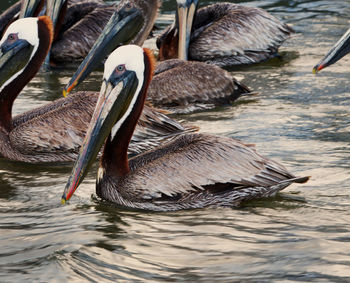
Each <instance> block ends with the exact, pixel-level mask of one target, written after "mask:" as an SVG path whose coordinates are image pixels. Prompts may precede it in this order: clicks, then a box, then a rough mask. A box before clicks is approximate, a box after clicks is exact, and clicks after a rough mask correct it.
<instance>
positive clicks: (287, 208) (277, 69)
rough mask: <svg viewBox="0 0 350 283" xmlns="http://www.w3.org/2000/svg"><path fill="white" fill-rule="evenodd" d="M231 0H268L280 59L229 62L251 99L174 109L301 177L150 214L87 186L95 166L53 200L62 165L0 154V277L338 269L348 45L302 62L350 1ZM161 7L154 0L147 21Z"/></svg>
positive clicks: (214, 276)
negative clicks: (282, 28)
mask: <svg viewBox="0 0 350 283" xmlns="http://www.w3.org/2000/svg"><path fill="white" fill-rule="evenodd" d="M13 2H14V1H1V4H0V9H4V8H6V7H7V6H8V5H9V4H10V3H13ZM236 2H239V3H244V4H246V5H250V6H258V7H262V8H264V9H267V10H268V11H269V12H270V13H272V14H274V15H276V16H278V17H279V18H281V19H283V20H284V21H286V22H287V23H289V24H291V25H292V26H293V28H294V29H295V30H296V31H297V34H296V35H295V36H294V37H293V38H292V39H290V40H289V41H288V42H287V43H286V44H284V45H283V47H282V48H281V55H282V57H281V58H276V59H274V60H272V61H269V62H268V63H265V64H261V65H257V66H251V67H245V68H241V69H239V70H234V71H233V73H234V75H235V76H236V78H238V79H241V80H243V82H244V83H246V84H247V85H249V86H250V87H251V88H253V89H254V90H255V91H258V92H260V95H259V96H257V97H255V99H254V100H249V101H243V102H242V101H240V102H239V103H237V104H236V105H234V106H233V107H231V106H230V107H222V108H217V109H215V110H213V111H209V112H201V113H196V114H192V115H185V116H181V117H180V118H182V119H184V120H186V121H189V122H190V123H193V124H195V125H199V126H200V127H201V131H203V132H209V133H214V134H220V135H225V136H231V137H235V138H239V139H242V140H244V141H246V142H249V143H255V144H256V146H257V149H258V150H259V152H261V153H263V154H265V155H267V156H269V157H272V158H274V159H276V160H277V161H280V162H282V163H283V164H285V165H286V166H287V167H288V168H289V169H290V170H291V171H292V172H294V173H296V174H298V175H311V176H312V179H311V180H310V181H309V183H307V184H306V185H299V186H290V187H288V188H287V189H286V190H284V191H283V192H282V193H280V194H279V195H278V196H277V197H275V198H272V199H268V200H261V201H255V202H249V203H246V204H245V206H244V207H242V208H240V209H230V208H221V209H202V210H191V211H182V212H172V213H149V212H141V211H129V210H123V209H116V208H115V207H113V206H110V205H108V204H106V203H103V202H101V201H100V200H98V199H96V197H95V196H94V195H93V194H94V191H95V185H94V182H95V172H96V171H95V170H92V172H90V174H89V175H88V177H87V178H86V180H85V181H84V183H83V184H82V185H81V187H80V188H79V190H78V191H77V193H76V194H75V196H74V197H73V199H72V200H71V201H70V204H69V205H65V206H62V205H61V204H60V196H61V194H62V191H63V188H64V185H65V182H66V180H67V178H68V175H69V173H70V167H69V166H68V167H54V166H53V167H51V168H47V167H46V168H45V167H39V166H26V165H23V164H18V163H15V162H8V161H6V160H3V159H0V182H1V185H0V186H1V188H0V213H1V214H0V278H1V279H0V281H1V282H14V281H16V282H17V281H24V280H28V281H29V282H47V281H51V282H62V281H70V282H73V281H83V280H88V281H91V282H110V281H114V282H115V281H118V282H120V281H152V282H154V281H169V282H173V281H187V282H195V281H206V282H213V281H214V280H215V281H221V282H232V281H245V282H273V281H274V282H300V281H309V282H311V281H312V282H344V281H350V268H349V265H350V244H349V242H350V224H349V222H350V221H349V220H350V217H349V214H350V213H349V211H350V196H349V190H350V185H349V183H350V182H349V181H350V174H349V170H350V162H349V159H350V144H349V141H350V127H349V125H350V123H349V122H350V107H349V106H350V93H349V91H350V87H349V83H348V82H349V77H350V73H349V69H350V60H349V58H350V57H345V58H344V59H343V60H342V61H340V62H339V63H337V64H336V65H335V66H332V67H329V68H328V69H326V70H324V71H323V72H321V73H320V74H319V75H318V76H314V75H313V74H312V73H311V70H312V67H313V65H314V64H315V63H317V61H318V60H319V59H320V58H321V57H322V56H323V55H324V54H325V53H326V51H327V50H328V49H329V47H330V46H331V45H332V44H333V43H334V42H335V41H336V40H337V39H338V38H339V37H340V36H341V35H342V34H343V32H345V30H346V29H347V28H348V26H349V22H350V19H349V16H350V1H339V0H338V1H301V0H300V1H281V0H264V1H236ZM202 4H204V1H203V3H202ZM174 7H175V4H174V1H172V2H170V1H166V2H164V3H163V6H162V8H161V14H160V17H159V20H158V25H159V26H160V27H164V26H165V25H166V24H168V23H170V22H171V21H172V18H173V12H172V11H173V9H174ZM149 44H152V42H151V43H149ZM73 72H74V68H68V69H64V70H63V69H62V70H58V71H57V72H55V73H49V74H44V73H40V74H38V76H36V77H35V78H34V79H33V80H32V82H31V83H30V84H29V85H28V86H27V87H26V88H25V89H24V91H23V92H22V93H21V95H20V96H19V97H18V99H17V100H16V103H15V108H14V111H15V113H20V112H23V111H26V110H29V109H31V108H33V107H37V106H39V105H43V104H45V103H47V102H48V101H52V100H54V99H57V98H59V97H60V95H61V89H62V86H63V85H64V84H65V83H66V82H68V80H69V78H70V75H71V74H72V73H73ZM100 80H101V72H95V73H94V74H93V75H92V76H91V77H90V78H89V79H88V81H87V82H86V83H85V84H84V86H82V87H81V89H83V88H85V89H95V90H98V89H99V84H100Z"/></svg>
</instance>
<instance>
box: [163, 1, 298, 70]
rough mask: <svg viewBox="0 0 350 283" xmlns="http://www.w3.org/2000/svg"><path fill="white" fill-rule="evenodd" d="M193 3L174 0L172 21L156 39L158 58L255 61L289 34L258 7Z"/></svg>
mask: <svg viewBox="0 0 350 283" xmlns="http://www.w3.org/2000/svg"><path fill="white" fill-rule="evenodd" d="M197 4H198V0H177V13H176V19H175V23H174V24H173V25H172V26H170V27H168V28H167V29H166V30H165V32H164V33H163V34H162V35H161V36H160V37H159V38H158V39H157V46H158V48H159V58H160V59H161V60H164V59H169V58H180V59H185V60H186V59H189V60H196V61H204V62H207V63H210V64H215V65H218V66H230V65H240V64H253V63H258V62H262V61H265V60H267V59H270V58H272V57H273V56H275V55H276V53H277V50H278V48H279V46H280V45H281V44H282V43H283V42H284V41H285V40H286V39H287V38H288V37H289V36H290V34H291V33H293V30H292V28H290V27H289V26H288V25H286V24H284V23H282V22H280V21H279V20H278V19H276V18H275V17H273V16H272V15H270V14H269V13H267V12H265V11H264V10H262V9H259V8H254V7H247V6H242V5H238V4H233V3H216V4H212V5H209V6H206V7H203V8H201V9H199V10H198V11H197ZM192 23H193V25H192Z"/></svg>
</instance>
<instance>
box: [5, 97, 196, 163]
mask: <svg viewBox="0 0 350 283" xmlns="http://www.w3.org/2000/svg"><path fill="white" fill-rule="evenodd" d="M98 94H99V93H98V92H77V93H74V94H72V95H70V96H68V97H67V98H61V99H58V100H56V101H54V102H52V103H49V104H47V105H45V106H42V107H39V108H36V109H34V110H31V111H28V112H26V113H23V114H20V115H18V116H16V117H14V119H13V123H12V124H13V130H12V131H11V132H10V134H9V139H10V142H11V145H12V148H13V149H14V150H15V151H16V152H19V153H21V154H23V155H36V154H38V155H40V156H38V161H46V160H42V159H43V158H44V157H43V155H45V154H53V155H56V156H59V155H62V156H61V157H58V160H60V161H62V160H66V161H73V160H74V159H75V158H76V154H77V152H78V150H79V147H80V145H81V143H82V141H83V139H84V137H85V131H86V129H87V127H88V125H89V123H90V119H91V116H92V113H93V111H94V109H95V104H96V102H97V98H98ZM194 130H196V128H194V127H183V126H182V125H181V124H180V123H179V122H177V121H175V120H173V119H171V118H169V117H168V116H166V115H165V114H163V113H162V112H160V111H159V110H157V109H154V108H152V107H149V106H145V107H144V110H143V112H142V114H141V117H140V119H139V121H138V125H137V127H136V130H135V133H134V135H133V137H132V141H131V144H130V147H129V153H130V154H138V153H140V152H143V151H145V150H146V149H150V148H153V147H155V146H157V145H159V144H160V143H163V142H164V141H166V140H171V139H173V138H174V137H175V136H178V135H181V134H183V133H184V132H188V131H194ZM65 154H67V155H66V157H64V155H65ZM50 156H52V155H50ZM48 158H51V157H48ZM22 159H23V158H21V160H22ZM34 159H35V158H34ZM32 160H33V159H32V158H31V162H34V161H32ZM47 161H50V160H47Z"/></svg>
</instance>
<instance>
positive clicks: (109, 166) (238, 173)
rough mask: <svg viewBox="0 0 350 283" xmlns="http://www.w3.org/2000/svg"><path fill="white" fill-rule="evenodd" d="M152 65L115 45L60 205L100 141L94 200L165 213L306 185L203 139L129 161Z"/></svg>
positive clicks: (252, 156) (233, 144) (186, 138)
mask: <svg viewBox="0 0 350 283" xmlns="http://www.w3.org/2000/svg"><path fill="white" fill-rule="evenodd" d="M153 60H154V57H153V56H152V55H151V53H150V51H149V50H147V49H142V48H141V47H139V46H136V45H125V46H122V47H120V48H118V49H116V50H115V51H114V52H113V53H112V54H111V55H110V56H109V57H108V59H107V61H106V63H105V70H104V76H103V82H102V86H101V91H100V96H99V99H98V102H97V105H96V109H95V111H94V114H93V117H92V119H91V123H90V125H89V129H88V131H87V135H86V137H85V140H84V142H83V144H82V147H81V149H80V152H79V157H78V159H77V160H76V162H75V164H74V167H73V170H72V173H71V176H70V178H69V180H68V182H67V184H66V187H65V190H64V193H63V196H62V203H65V202H66V201H67V200H69V199H70V198H71V197H72V195H73V193H74V191H75V190H76V189H77V187H78V186H79V184H80V183H81V182H82V181H83V178H84V176H85V175H86V173H87V171H88V169H89V168H90V167H91V164H92V163H93V161H94V160H95V158H96V156H97V154H98V152H99V150H100V148H101V147H102V145H103V143H104V142H105V146H104V150H103V155H102V160H101V163H100V168H99V170H98V177H97V183H96V192H97V195H98V196H99V197H101V198H102V199H105V200H108V201H111V202H114V203H116V204H118V205H123V206H127V207H132V208H141V209H148V210H157V211H169V210H179V209H188V208H200V207H206V206H227V205H229V206H236V205H239V204H240V203H241V202H242V201H245V200H250V199H253V198H260V197H267V196H271V195H273V194H275V193H276V192H277V191H279V190H282V189H284V188H285V187H287V186H288V185H290V184H291V183H294V182H296V183H304V182H306V181H307V180H308V177H301V178H298V177H295V176H294V175H292V174H291V173H289V172H288V171H287V170H286V169H285V168H284V167H283V166H282V165H280V164H278V163H277V162H275V161H272V160H270V159H268V158H266V157H263V156H261V155H259V154H258V153H257V152H256V151H255V149H254V148H252V146H249V145H245V144H243V143H242V142H239V141H237V140H234V139H232V138H228V137H219V136H211V135H205V134H187V135H183V136H181V137H179V138H177V139H176V140H174V141H172V142H170V143H167V144H164V145H163V146H161V147H159V148H157V149H154V150H151V151H147V152H145V153H143V154H141V155H138V156H136V157H133V158H131V159H128V156H127V148H128V146H129V143H130V139H131V136H132V133H133V131H134V129H135V126H136V123H137V119H138V118H139V116H140V114H141V111H142V107H143V105H144V102H145V99H146V93H147V87H148V85H149V83H150V81H151V78H152V72H153V68H154V62H153Z"/></svg>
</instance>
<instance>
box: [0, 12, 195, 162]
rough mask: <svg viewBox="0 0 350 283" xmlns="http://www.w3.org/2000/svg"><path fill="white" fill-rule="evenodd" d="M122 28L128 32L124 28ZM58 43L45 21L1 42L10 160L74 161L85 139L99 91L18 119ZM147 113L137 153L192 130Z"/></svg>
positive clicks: (0, 97) (1, 106) (4, 148)
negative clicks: (25, 92) (27, 90)
mask: <svg viewBox="0 0 350 283" xmlns="http://www.w3.org/2000/svg"><path fill="white" fill-rule="evenodd" d="M120 28H121V31H122V30H124V32H125V29H124V27H123V25H122V24H120ZM52 38H53V27H52V22H51V20H50V18H48V17H47V16H41V17H39V18H24V19H19V20H17V21H15V22H13V23H12V24H11V25H10V26H9V28H8V29H7V30H6V32H5V34H4V37H3V38H2V39H1V41H0V50H1V52H0V110H1V111H0V113H1V114H0V154H1V155H2V156H3V157H5V158H8V159H12V160H17V161H23V162H28V163H39V162H66V161H73V160H74V159H75V158H76V156H77V152H78V150H79V147H80V145H81V143H82V140H83V138H84V136H85V132H86V129H87V127H88V125H89V122H90V119H91V116H92V113H93V111H94V108H95V104H96V101H97V98H98V92H95V93H91V92H90V93H85V92H80V93H76V94H74V95H72V96H70V97H68V98H66V99H58V100H56V101H54V102H52V103H49V104H47V105H45V106H43V107H39V108H36V109H34V110H31V111H28V112H25V113H23V114H21V115H18V116H16V117H14V118H12V106H13V102H14V100H15V99H16V97H17V96H18V94H19V93H20V92H21V90H22V89H23V88H24V86H25V85H26V84H27V83H28V82H29V81H30V80H31V79H32V78H33V77H34V76H35V74H36V73H37V71H38V70H39V68H40V66H41V64H42V62H43V60H44V58H45V56H46V54H47V51H48V50H49V48H50V44H51V41H52ZM145 110H146V111H145V112H143V114H142V116H143V118H142V121H140V122H139V124H138V126H137V133H136V135H134V136H133V142H132V147H131V148H130V152H131V153H138V152H140V151H142V150H144V149H145V148H146V147H147V146H156V145H157V144H158V143H159V142H162V141H164V140H165V139H172V138H174V136H176V135H178V134H182V133H183V132H184V131H185V130H186V129H184V128H183V127H182V126H181V125H180V124H179V123H177V122H175V121H173V120H171V119H170V118H168V117H167V116H165V115H163V114H161V113H159V112H157V111H155V110H154V109H152V108H147V109H145ZM188 130H190V129H188Z"/></svg>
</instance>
